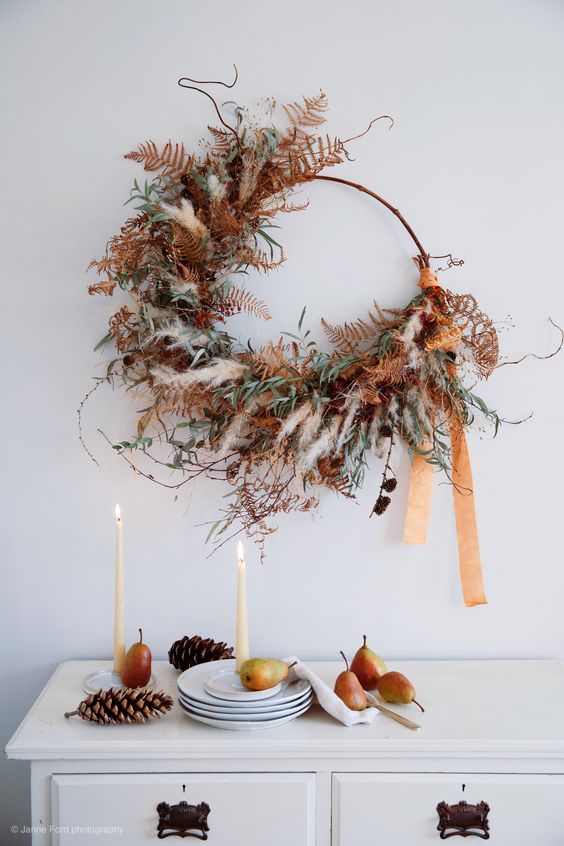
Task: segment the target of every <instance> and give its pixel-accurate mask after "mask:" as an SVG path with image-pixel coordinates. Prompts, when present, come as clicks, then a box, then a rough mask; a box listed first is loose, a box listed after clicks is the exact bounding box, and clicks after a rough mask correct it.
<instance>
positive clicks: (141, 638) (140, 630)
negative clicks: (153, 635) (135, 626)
mask: <svg viewBox="0 0 564 846" xmlns="http://www.w3.org/2000/svg"><path fill="white" fill-rule="evenodd" d="M139 643H143V629H139Z"/></svg>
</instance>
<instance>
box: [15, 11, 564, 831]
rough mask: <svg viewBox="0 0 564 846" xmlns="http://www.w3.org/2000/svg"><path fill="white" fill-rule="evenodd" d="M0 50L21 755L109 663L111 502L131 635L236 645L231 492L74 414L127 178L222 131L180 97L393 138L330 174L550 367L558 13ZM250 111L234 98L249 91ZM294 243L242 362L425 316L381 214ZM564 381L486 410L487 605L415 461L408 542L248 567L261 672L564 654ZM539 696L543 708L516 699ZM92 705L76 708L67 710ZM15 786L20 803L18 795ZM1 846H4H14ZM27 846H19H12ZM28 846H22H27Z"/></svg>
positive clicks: (319, 190) (121, 16)
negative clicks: (417, 519) (193, 88)
mask: <svg viewBox="0 0 564 846" xmlns="http://www.w3.org/2000/svg"><path fill="white" fill-rule="evenodd" d="M0 20H1V24H2V27H1V28H2V35H1V38H2V45H1V56H2V65H3V68H2V71H3V73H2V77H3V85H2V88H3V91H2V95H1V96H2V104H1V108H2V116H3V119H4V128H3V131H2V134H1V137H0V144H1V145H2V157H1V162H2V177H1V182H0V192H1V197H2V202H1V213H2V217H3V222H2V232H3V235H4V236H5V241H4V248H3V251H2V263H1V272H2V275H3V290H4V294H3V303H2V316H1V319H2V324H3V325H2V333H1V342H2V347H3V349H2V362H3V371H4V376H3V386H4V391H3V393H4V403H3V413H2V428H3V437H2V443H3V446H4V466H3V470H4V473H3V484H2V498H3V503H2V509H1V515H2V522H3V524H4V528H3V538H4V543H3V548H4V571H3V572H4V580H3V585H2V588H3V589H2V592H1V593H2V629H3V632H2V635H1V637H2V644H3V646H4V651H3V660H2V665H1V667H2V684H3V688H2V689H3V695H2V708H1V711H2V735H3V738H4V739H6V740H7V738H8V736H9V734H10V733H11V731H12V730H13V729H14V728H15V727H16V725H17V723H18V722H19V720H20V718H21V717H23V715H24V713H25V711H26V709H27V708H28V706H29V705H30V704H31V702H32V700H33V698H34V696H35V695H36V694H37V692H38V691H39V689H40V687H41V686H42V684H43V683H44V682H45V680H46V679H47V678H48V676H49V674H50V673H51V671H52V670H53V668H54V667H55V665H56V664H57V663H58V662H59V661H63V660H65V659H68V658H78V657H85V658H94V657H107V656H109V654H110V652H111V647H112V644H111V637H112V601H111V600H112V552H113V550H112V544H113V536H112V512H113V506H114V502H115V501H116V500H117V499H119V501H120V502H121V504H122V509H123V513H124V523H125V550H126V561H127V624H128V637H129V638H130V639H131V638H133V637H134V634H135V631H136V628H137V627H138V626H139V625H142V626H143V627H144V630H145V634H146V638H147V641H148V642H149V644H150V645H151V646H152V648H153V651H154V654H155V656H156V657H158V658H163V657H164V656H165V654H166V650H167V649H168V646H169V645H170V643H171V641H172V640H174V639H175V638H176V637H177V636H180V635H182V634H184V633H189V634H195V633H200V634H203V635H213V636H215V637H217V638H224V639H226V640H231V641H232V640H233V605H234V584H233V576H234V568H233V557H234V556H233V550H232V549H230V548H224V549H223V550H222V551H221V552H220V553H218V554H217V555H216V556H214V557H213V558H212V559H211V560H206V555H207V553H208V551H209V550H208V549H207V548H205V547H204V545H203V541H204V537H205V531H204V530H202V529H200V528H195V523H198V522H200V521H202V520H210V519H212V518H213V517H214V515H215V514H216V510H217V508H218V506H219V505H220V503H221V495H222V494H223V493H224V492H225V491H224V489H223V488H222V487H221V486H220V487H214V486H213V485H211V484H209V485H208V484H205V483H201V484H198V485H197V486H196V487H195V488H194V489H193V492H192V494H191V495H190V497H189V498H187V497H184V498H183V499H181V501H179V502H178V503H176V504H174V502H173V496H172V495H171V494H170V493H169V492H167V491H166V490H165V489H163V488H160V487H157V486H155V485H151V484H150V483H149V482H146V481H144V480H142V479H139V478H136V477H134V476H133V475H132V473H131V472H129V471H128V469H127V467H126V466H125V464H124V463H123V462H122V461H120V459H119V458H118V457H117V456H116V455H115V454H113V453H112V451H111V450H110V449H109V448H107V447H106V446H105V445H104V442H103V441H102V439H101V438H100V436H99V435H98V434H97V432H96V429H97V427H98V426H101V427H103V428H104V429H105V430H106V431H107V432H108V434H109V435H110V436H111V437H113V438H116V439H117V438H120V437H124V436H128V435H129V434H130V433H131V432H132V431H133V420H134V415H133V409H132V407H131V406H130V405H128V403H127V402H126V401H124V400H123V399H122V398H121V397H120V396H119V395H118V394H114V395H112V393H111V391H110V390H109V389H104V392H103V393H99V394H98V396H97V397H96V398H95V399H94V400H93V402H92V403H91V405H90V407H89V409H88V415H87V434H88V439H89V444H90V446H91V448H92V449H93V450H94V451H95V453H96V455H97V456H98V458H99V461H100V466H99V467H96V466H95V465H94V464H93V463H92V462H91V461H89V459H88V458H87V456H86V455H85V453H84V452H83V451H82V449H81V447H80V445H79V443H78V439H77V428H76V415H75V409H76V407H77V405H78V402H79V400H80V398H81V397H82V395H83V394H84V393H85V391H86V389H87V388H88V387H89V385H90V384H91V381H90V380H91V378H92V376H93V375H94V374H95V373H100V372H101V370H102V362H103V359H101V358H100V356H99V355H98V354H94V353H93V352H92V348H93V346H94V344H95V342H96V341H97V340H98V338H99V337H100V336H101V335H102V334H103V332H104V324H105V321H106V319H107V316H108V313H109V307H110V306H111V303H108V302H107V301H104V300H102V299H92V298H89V297H88V296H87V294H86V282H87V279H88V278H89V277H88V275H85V272H84V271H85V266H86V264H87V262H88V260H89V259H90V258H91V257H93V256H99V255H100V254H101V253H102V252H103V250H104V245H105V242H106V240H107V239H108V237H109V236H110V235H111V234H112V233H113V232H114V231H116V229H117V228H118V227H119V225H120V223H121V222H122V220H123V218H124V214H125V211H124V209H123V207H122V204H123V202H124V200H125V199H126V198H127V196H128V192H129V187H130V184H131V182H132V180H133V178H134V176H139V175H140V170H139V169H138V168H137V167H136V166H135V165H134V164H133V163H131V162H126V161H124V160H123V159H122V158H121V154H122V153H123V152H126V151H128V150H130V149H132V148H133V147H134V146H135V145H136V144H137V143H138V142H139V141H141V140H144V139H146V138H154V139H155V140H156V141H160V142H162V141H164V140H166V139H168V138H169V137H171V138H173V139H182V140H184V141H185V142H186V143H187V144H188V146H189V147H190V146H193V145H194V143H195V141H196V140H197V139H198V138H199V137H201V136H202V134H203V133H204V130H205V126H206V123H207V122H209V121H211V120H212V119H213V115H212V113H211V111H210V108H209V104H208V103H207V101H205V100H204V98H198V96H197V95H195V94H194V95H192V94H190V93H189V92H186V91H182V90H180V89H179V88H177V86H176V80H177V77H179V76H180V75H183V74H188V75H193V76H196V77H200V78H207V77H211V78H214V77H218V76H219V77H229V76H230V73H231V70H230V68H231V63H232V62H236V63H237V65H238V67H239V71H240V83H239V85H238V86H237V89H236V91H235V92H234V95H235V97H236V98H237V99H238V100H239V102H241V103H246V104H253V103H254V102H255V101H256V100H257V99H258V98H260V97H263V96H265V95H274V96H275V97H276V98H278V100H279V101H288V100H292V99H294V98H296V97H299V96H300V95H301V94H310V93H312V92H316V91H317V90H318V89H319V88H320V87H323V89H324V90H326V91H327V92H328V94H329V97H330V102H331V105H332V109H331V115H330V126H329V128H330V131H333V132H335V133H341V134H342V135H352V134H355V133H356V132H359V131H361V130H362V129H363V128H364V127H365V126H366V124H367V123H368V121H369V120H370V119H371V118H372V117H374V116H375V115H377V114H381V113H383V112H387V113H390V114H392V115H394V116H395V118H396V125H395V128H394V129H393V131H392V132H388V131H387V129H386V127H385V125H384V124H380V125H378V126H377V127H376V128H375V129H374V131H373V132H372V134H371V135H370V136H368V137H366V138H364V139H362V140H361V141H360V142H358V144H357V145H356V147H355V149H354V155H355V156H356V161H355V162H354V163H347V164H345V165H343V166H342V167H341V168H340V171H339V172H340V174H341V175H343V176H345V177H349V178H352V179H354V180H357V181H360V182H363V183H365V184H366V185H367V186H370V187H372V188H374V189H375V190H378V191H379V192H381V193H382V194H383V195H384V196H385V197H388V198H389V199H390V200H392V201H393V202H395V203H396V204H397V205H398V206H399V207H400V208H401V209H402V210H403V211H404V212H405V214H406V216H407V217H408V219H409V220H410V221H411V222H412V223H413V226H414V227H415V229H416V231H417V232H418V234H419V235H420V236H421V238H422V239H423V241H424V244H425V245H426V246H427V248H428V249H429V250H430V251H431V252H432V253H447V252H450V251H453V252H454V253H455V254H456V255H457V256H462V257H463V258H464V259H465V262H466V264H465V266H464V268H462V269H461V270H458V271H452V272H450V273H449V274H448V275H447V276H445V277H444V283H445V284H448V286H449V287H451V288H452V289H454V290H456V291H461V292H463V291H467V290H469V291H472V292H473V293H474V294H475V295H476V296H477V298H478V300H479V302H480V304H481V305H482V307H483V308H484V309H485V310H486V311H487V312H488V313H489V314H490V315H491V316H493V317H494V318H495V319H498V320H500V321H503V320H504V319H505V318H506V316H507V315H508V314H510V315H511V316H512V319H513V322H514V323H515V324H516V327H515V329H514V330H512V331H511V332H504V333H503V334H502V342H503V348H504V352H505V353H506V354H508V355H511V356H517V355H520V354H522V353H524V352H530V351H539V352H541V353H543V352H548V351H549V349H550V348H551V346H552V345H553V344H554V343H555V332H554V331H553V330H551V328H550V327H549V326H548V324H547V316H548V315H552V316H553V318H554V319H555V320H559V321H560V322H561V323H562V322H564V285H563V271H562V257H561V225H562V215H561V209H562V195H563V192H564V174H563V169H562V136H563V130H564V109H563V102H562V73H563V65H564V54H563V52H562V37H563V24H564V6H563V4H562V3H561V2H556V0H528V2H524V1H523V0H493V2H492V0H474V2H472V3H463V2H453V0H427V1H426V2H424V3H423V2H420V0H399V2H394V3H392V2H386V0H352V2H349V3H348V4H343V3H341V2H334V0H323V2H320V0H315V2H309V3H307V2H306V3H304V2H296V0H284V2H278V3H275V2H270V3H264V2H262V3H259V2H254V0H253V2H242V3H241V2H239V3H234V2H227V0H216V2H213V3H212V2H210V3H208V4H204V3H195V2H190V0H172V2H168V3H155V2H148V0H135V2H133V0H122V2H115V0H97V2H84V0H80V2H77V0H51V2H43V3H40V2H30V0H24V2H21V0H20V2H17V1H16V0H11V2H10V1H9V0H4V2H3V3H2V8H1V18H0ZM230 94H231V92H230ZM307 196H309V198H310V207H309V209H308V210H307V211H304V212H302V213H300V214H295V215H292V216H287V217H285V218H284V219H283V220H282V221H281V223H282V226H283V229H282V231H281V233H280V237H281V239H282V241H283V243H284V244H285V246H286V251H287V255H288V261H287V264H286V266H285V268H284V269H283V270H280V271H279V272H278V273H276V274H272V275H271V276H270V277H268V278H266V279H265V278H261V279H258V278H253V279H251V280H250V285H251V286H252V288H253V289H254V290H256V291H260V294H261V296H264V298H265V299H266V300H267V301H268V302H269V304H270V305H271V309H272V313H273V315H274V317H273V320H272V321H271V322H270V323H269V324H265V325H259V324H257V323H256V322H254V321H250V320H249V321H247V322H246V323H239V324H238V326H239V327H240V329H241V333H242V335H243V336H244V337H247V336H248V335H251V336H252V337H254V338H255V339H265V338H266V337H275V336H276V335H277V333H278V332H279V331H280V330H284V329H291V328H292V327H293V326H294V325H295V323H296V321H297V317H298V315H299V313H300V311H301V308H302V306H303V305H307V308H308V316H309V325H310V326H311V327H312V328H313V330H314V333H315V334H316V335H317V336H320V334H321V330H320V325H319V320H320V317H321V316H325V317H326V318H327V319H328V320H330V321H342V320H347V319H351V318H354V317H356V316H357V315H359V314H361V313H362V311H363V309H365V308H366V307H367V306H368V305H369V303H370V302H371V299H372V298H373V297H377V298H378V300H379V302H380V303H381V304H382V305H384V306H391V307H393V306H401V305H403V304H405V303H406V302H407V301H408V299H410V298H411V296H412V295H413V293H414V292H415V282H416V272H415V270H414V267H413V266H412V263H411V259H410V256H411V254H412V245H411V243H410V241H409V240H408V239H407V237H406V236H405V235H404V233H403V232H402V230H401V228H400V227H399V225H398V223H397V221H395V220H394V219H393V218H391V216H389V215H387V214H386V212H385V210H384V209H382V208H380V207H378V206H377V205H376V204H374V203H372V202H371V201H370V200H369V199H366V198H363V197H361V196H360V195H356V194H355V193H354V192H349V191H348V189H345V188H343V189H341V188H338V187H336V186H332V185H324V184H316V185H313V186H312V187H311V190H309V191H308V192H307ZM563 368H564V356H561V357H560V358H557V359H554V360H551V361H549V362H536V361H529V362H526V363H524V364H523V365H522V366H520V367H515V368H509V367H508V368H504V369H503V370H500V371H499V372H498V373H497V374H495V375H494V377H493V378H492V380H491V383H490V384H487V385H486V386H485V387H484V388H483V389H482V393H483V395H484V396H485V397H486V398H487V400H488V401H489V403H490V405H493V406H495V407H496V408H497V409H498V410H499V412H500V413H501V414H502V415H503V416H505V417H507V418H508V419H519V418H522V417H525V416H526V415H528V414H529V413H530V412H531V411H534V416H533V418H532V419H531V420H530V421H529V422H527V423H526V424H524V425H522V426H505V427H503V429H502V431H501V433H500V435H499V436H498V438H497V440H496V441H492V440H491V439H490V437H489V436H480V434H479V433H477V434H476V435H475V436H474V437H472V438H471V441H470V448H471V453H472V458H473V464H474V468H475V478H476V491H477V508H478V517H479V524H480V535H481V544H482V552H483V563H484V568H485V578H486V585H487V590H488V595H489V599H490V605H489V606H488V607H482V608H476V609H466V608H464V606H463V604H462V601H461V596H460V587H459V581H458V576H457V556H456V548H455V534H454V517H453V513H452V503H451V494H450V490H449V489H448V487H445V486H443V487H441V486H439V484H438V481H439V480H438V479H437V485H436V489H435V501H434V506H433V514H432V521H431V528H430V541H429V543H428V545H427V546H426V547H423V548H417V547H411V548H410V547H404V546H402V544H401V524H402V517H403V513H404V506H405V499H406V485H405V482H406V480H407V470H408V468H407V460H406V461H405V462H404V465H403V467H402V470H401V482H402V484H401V486H400V488H399V490H398V492H397V495H396V496H395V498H394V503H393V507H392V508H391V509H390V512H389V515H388V516H386V518H383V519H381V520H379V521H378V520H376V519H372V520H369V519H368V513H369V510H370V507H371V504H372V502H373V500H374V495H375V491H376V489H377V485H378V474H377V470H374V471H373V472H372V473H371V474H370V476H369V477H368V480H367V483H366V486H365V490H364V492H363V494H362V496H361V497H360V499H359V503H358V505H356V506H355V505H352V504H348V503H347V502H344V501H338V500H337V499H336V498H335V497H333V496H332V495H327V494H326V495H324V496H323V501H322V508H321V511H320V514H319V516H318V517H316V518H315V519H312V518H311V516H308V515H296V516H288V517H286V518H284V519H282V520H281V521H280V530H279V532H278V534H276V535H274V536H273V537H272V538H271V539H270V540H269V542H268V548H267V551H268V558H267V560H266V563H265V564H264V566H260V565H259V563H258V560H257V556H256V554H255V551H254V550H253V547H252V545H251V544H249V545H248V558H249V571H250V572H249V590H250V598H249V601H250V624H251V636H252V649H253V651H254V652H259V653H264V654H272V655H279V654H286V653H292V652H296V653H297V654H299V655H302V656H304V657H312V658H313V657H323V658H334V657H335V656H336V655H337V654H338V651H339V650H340V649H345V650H347V651H348V652H349V653H351V652H353V650H354V649H355V648H356V646H357V644H358V642H359V638H360V635H361V634H362V633H364V632H366V633H367V634H368V635H369V637H370V640H371V642H372V644H373V646H374V647H375V648H377V649H378V650H379V651H381V652H382V653H383V655H384V656H386V657H394V656H395V657H427V656H433V657H444V658H446V657H451V656H460V657H471V656H475V657H492V658H493V657H497V656H509V657H511V656H515V657H516V656H523V657H525V656H526V657H530V656H553V655H556V656H559V655H564V624H563V622H562V611H561V609H562V596H563V594H564V568H563V567H562V534H561V527H562V494H561V491H562V475H563V473H562V471H563V466H562V452H561V449H560V446H559V443H560V441H561V437H562V423H563V410H564V404H563V400H562V392H561V385H562V373H563ZM524 682H525V683H526V680H524ZM78 698H79V692H78V691H77V692H71V693H69V706H72V705H74V704H76V703H75V700H77V699H78ZM3 773H4V774H5V776H6V781H5V782H4V784H5V785H6V786H5V787H4V786H3V789H2V791H0V801H3V802H4V803H5V808H4V815H3V817H2V821H1V825H2V828H1V833H0V841H1V842H2V843H4V842H8V841H7V835H5V834H4V832H5V831H6V830H7V826H8V825H11V824H13V823H16V824H23V823H24V822H25V821H26V819H27V816H26V815H27V805H26V803H27V782H26V778H27V775H26V767H25V765H22V766H17V765H16V764H14V763H9V764H6V765H5V766H4V769H3ZM10 785H11V786H10ZM10 842H12V841H11V840H10ZM14 842H16V841H15V840H14ZM17 842H18V843H19V842H24V838H23V837H22V838H19V839H18V840H17Z"/></svg>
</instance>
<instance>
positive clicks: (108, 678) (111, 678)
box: [82, 669, 157, 693]
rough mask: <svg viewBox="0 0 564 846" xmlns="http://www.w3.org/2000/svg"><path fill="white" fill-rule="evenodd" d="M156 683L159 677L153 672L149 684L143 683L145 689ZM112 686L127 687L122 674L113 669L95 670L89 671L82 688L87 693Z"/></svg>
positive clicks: (151, 687)
mask: <svg viewBox="0 0 564 846" xmlns="http://www.w3.org/2000/svg"><path fill="white" fill-rule="evenodd" d="M156 684H157V678H156V676H155V674H154V673H153V674H152V676H151V678H150V679H149V684H145V685H143V688H144V689H145V690H153V689H154V687H155V685H156ZM110 687H118V688H120V689H121V688H122V687H125V685H124V684H123V683H122V680H121V676H120V675H119V674H118V673H114V672H113V670H112V669H108V670H95V671H94V672H93V673H89V674H88V675H87V676H86V678H85V679H84V681H83V682H82V689H83V690H84V692H85V693H98V691H99V690H100V688H102V690H108V689H109V688H110Z"/></svg>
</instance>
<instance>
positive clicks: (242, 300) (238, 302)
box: [220, 286, 272, 320]
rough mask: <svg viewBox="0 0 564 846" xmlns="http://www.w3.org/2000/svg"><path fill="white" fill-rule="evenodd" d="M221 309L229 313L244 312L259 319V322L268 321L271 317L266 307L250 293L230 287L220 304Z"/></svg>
mask: <svg viewBox="0 0 564 846" xmlns="http://www.w3.org/2000/svg"><path fill="white" fill-rule="evenodd" d="M220 305H221V307H222V309H223V307H227V309H228V310H230V311H244V312H246V313H247V314H251V315H252V316H253V317H260V319H261V320H270V319H271V317H272V315H271V314H270V312H269V310H268V306H267V305H266V303H265V302H263V301H262V300H259V299H258V298H257V297H255V296H254V294H251V292H250V291H244V290H243V289H242V288H236V287H235V286H232V287H231V288H230V289H229V291H228V292H227V294H226V295H225V297H223V299H222V300H221V303H220Z"/></svg>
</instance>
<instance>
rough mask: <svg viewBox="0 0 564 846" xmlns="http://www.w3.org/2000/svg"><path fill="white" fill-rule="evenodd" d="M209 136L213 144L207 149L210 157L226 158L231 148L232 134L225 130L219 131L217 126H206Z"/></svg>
mask: <svg viewBox="0 0 564 846" xmlns="http://www.w3.org/2000/svg"><path fill="white" fill-rule="evenodd" d="M208 130H209V133H210V135H211V136H212V137H213V144H210V146H209V149H210V152H211V155H212V156H226V155H227V154H228V153H229V151H230V150H231V148H232V146H233V134H232V133H231V132H229V131H228V130H227V129H219V128H218V127H217V126H208Z"/></svg>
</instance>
